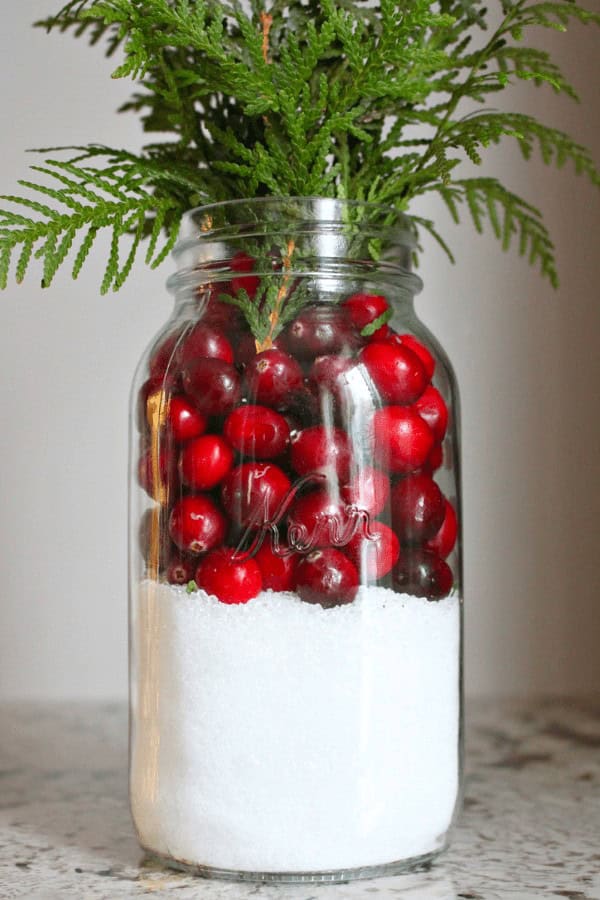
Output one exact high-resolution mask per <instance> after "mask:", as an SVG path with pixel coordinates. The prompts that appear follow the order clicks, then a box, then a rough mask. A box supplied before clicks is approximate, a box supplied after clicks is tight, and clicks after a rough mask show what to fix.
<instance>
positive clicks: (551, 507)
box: [0, 0, 600, 699]
mask: <svg viewBox="0 0 600 900" xmlns="http://www.w3.org/2000/svg"><path fill="white" fill-rule="evenodd" d="M59 5H60V4H58V3H54V4H53V3H52V2H51V0H21V2H20V3H10V4H6V7H7V8H6V10H5V12H4V15H3V29H2V33H1V35H0V43H1V52H0V74H1V83H2V85H3V86H4V90H3V95H2V101H1V106H2V123H3V126H4V127H3V138H2V157H1V166H0V192H2V193H12V192H13V191H14V188H15V182H16V179H17V178H19V177H27V168H26V167H27V165H28V162H30V161H31V162H34V161H35V160H33V159H31V158H27V157H26V156H25V152H24V151H25V150H26V149H27V148H29V147H37V146H54V145H62V144H69V143H73V144H80V143H85V142H88V141H100V142H103V143H106V144H111V145H114V146H128V147H133V148H135V147H137V146H138V145H139V144H140V142H141V139H140V135H139V132H138V128H137V125H136V123H135V121H134V120H133V119H128V118H124V117H119V118H117V117H116V116H115V115H114V113H113V111H114V109H115V108H116V107H117V106H118V104H119V103H120V101H121V100H122V99H123V98H124V97H125V96H126V94H127V85H126V84H124V83H121V82H111V81H110V80H109V78H108V74H109V72H110V70H111V63H110V62H107V61H106V60H104V58H103V57H102V55H101V53H100V52H99V51H98V49H96V50H92V49H89V48H88V47H87V46H85V45H84V44H83V43H80V42H78V41H75V40H73V39H71V38H68V37H62V36H50V37H46V36H45V35H44V33H43V32H41V31H39V30H35V31H34V30H32V29H31V28H30V27H29V23H30V22H32V21H33V20H35V19H36V18H39V17H41V16H42V15H44V14H46V13H47V12H49V11H52V9H53V7H56V8H58V6H59ZM594 8H597V4H596V6H595V7H594ZM540 45H542V46H547V47H552V48H554V49H555V50H556V52H557V54H558V58H559V60H560V61H561V62H562V65H563V66H564V69H565V71H566V73H567V74H568V75H569V76H570V77H571V79H572V81H573V82H574V83H575V85H576V87H577V88H578V90H579V91H580V94H581V96H582V100H583V105H582V106H580V107H577V106H575V105H573V104H571V103H569V102H567V101H566V100H563V99H561V98H557V97H556V96H555V95H554V94H553V93H552V92H551V91H550V90H542V91H536V90H535V89H534V88H533V87H532V86H530V85H523V87H522V88H520V89H519V93H520V106H521V109H522V110H523V111H532V112H534V113H537V114H539V115H543V118H544V119H545V120H546V121H547V122H548V123H549V124H553V125H555V126H556V127H559V128H567V129H570V130H571V131H572V132H573V134H574V135H575V136H576V137H577V138H578V139H579V140H580V141H581V142H583V143H587V144H588V145H589V146H591V148H592V151H593V153H594V157H595V159H596V160H597V161H600V115H599V109H598V87H597V86H598V84H600V53H599V52H598V50H599V47H600V38H599V35H598V32H597V31H592V30H591V29H583V28H581V27H573V29H572V30H571V31H570V33H569V35H568V36H563V35H560V34H554V33H549V34H540ZM513 99H514V95H513ZM485 171H486V172H488V173H491V172H492V171H493V172H494V173H496V174H498V175H499V176H500V177H501V178H502V179H504V180H505V181H506V183H507V184H508V185H509V186H512V187H513V188H514V189H515V190H517V191H519V192H522V193H523V194H524V195H525V196H526V197H527V198H528V199H530V200H531V201H532V202H534V203H536V204H538V205H539V206H541V207H542V209H543V210H544V213H545V215H546V219H547V223H548V225H549V226H550V228H551V231H552V233H553V236H554V238H555V241H556V244H557V257H558V264H559V271H560V275H561V287H560V290H559V291H558V292H557V293H553V292H552V290H551V289H550V288H549V286H548V285H547V284H546V283H544V282H542V281H541V280H540V279H539V278H538V276H537V274H536V273H535V272H534V271H530V270H529V268H528V266H527V264H526V263H524V262H523V261H521V260H519V259H518V257H516V255H510V256H505V255H503V254H502V252H501V251H500V249H499V247H498V245H497V244H496V242H495V241H494V239H493V238H492V237H491V236H489V235H487V236H484V237H478V236H476V235H475V234H474V233H473V232H472V231H471V229H470V228H469V227H468V226H466V227H464V228H463V229H461V230H458V229H456V228H454V227H453V226H451V225H448V227H447V229H446V235H447V237H448V238H449V239H450V241H451V243H452V245H453V248H454V250H455V252H456V257H457V265H456V266H455V267H452V266H450V264H449V263H448V262H447V261H446V260H445V258H444V257H443V255H442V254H441V252H440V251H439V250H438V249H437V248H436V247H435V246H434V245H433V244H430V243H428V244H427V247H426V254H425V257H424V260H423V265H422V269H421V275H422V277H423V278H424V280H425V291H424V293H423V295H422V296H421V298H420V300H419V301H418V309H419V311H420V314H421V316H422V318H423V319H424V320H425V321H426V322H427V323H428V324H429V326H430V327H431V328H432V330H433V331H434V332H435V334H436V335H437V336H438V337H439V338H440V340H441V341H442V343H443V344H444V345H445V346H446V348H447V350H448V352H449V354H450V356H451V358H452V359H453V360H454V363H455V367H456V370H457V373H458V377H459V382H460V385H461V391H462V404H463V427H464V430H463V446H464V453H463V462H464V512H465V522H464V524H465V562H466V678H467V690H468V691H469V692H470V693H471V694H490V693H502V694H508V693H510V694H527V693H532V692H547V693H559V694H565V693H569V692H575V691H592V690H596V691H598V690H600V653H599V652H598V644H599V643H600V563H599V557H600V549H599V546H598V535H599V521H600V489H599V482H600V453H599V438H600V426H599V413H600V403H599V398H600V391H599V383H600V355H599V353H598V346H599V334H600V328H599V326H600V296H599V288H598V285H599V283H600V240H599V236H600V195H599V194H598V193H597V192H596V193H594V192H593V191H592V190H591V189H590V187H589V186H588V184H587V183H584V182H583V181H581V180H579V179H577V178H575V177H574V176H573V174H572V173H571V172H570V171H564V172H562V173H560V174H557V173H556V172H555V171H554V170H548V169H546V168H545V167H544V166H543V165H542V164H541V163H540V162H539V161H535V162H534V163H533V164H530V165H528V166H524V165H522V164H521V162H520V157H519V153H518V151H517V149H516V148H515V147H513V146H512V145H509V144H506V145H504V146H503V147H502V148H499V149H494V150H493V151H492V152H491V153H490V154H489V155H488V159H487V163H486V166H485ZM418 211H419V212H420V213H423V214H426V215H429V216H431V217H435V218H436V219H437V220H438V221H439V223H440V225H441V226H442V227H444V226H445V224H446V219H447V217H446V216H445V213H444V212H443V210H441V209H440V207H439V206H438V204H437V203H435V202H431V203H430V204H421V206H420V207H419V210H418ZM171 269H172V264H171V263H167V264H166V265H165V266H164V267H163V268H162V270H160V271H159V272H155V273H151V272H149V271H140V270H138V271H137V274H136V275H135V277H134V278H132V279H131V280H130V281H129V282H128V284H127V286H126V288H125V289H124V290H123V291H122V292H121V293H120V294H118V295H116V296H112V295H111V296H108V297H105V298H102V297H100V296H99V292H98V285H99V283H100V279H101V263H100V260H99V256H98V255H96V256H95V257H94V259H93V261H92V262H91V264H90V265H89V266H88V268H87V269H85V270H84V274H83V276H82V277H81V278H80V280H79V281H77V282H76V283H74V282H72V281H71V280H70V279H69V277H68V276H67V275H64V274H63V275H61V276H59V277H58V278H57V280H56V282H55V284H54V286H53V288H52V289H51V291H48V292H42V291H41V290H40V289H39V287H38V284H39V279H37V278H36V277H33V278H29V280H28V281H27V282H26V283H25V284H24V285H22V286H21V287H18V288H17V287H15V286H14V285H11V286H10V289H9V290H8V291H6V292H5V293H4V295H3V296H2V297H1V298H0V345H1V346H0V498H1V500H0V562H1V566H2V597H1V605H0V642H1V649H0V697H1V698H28V697H41V698H48V699H54V698H64V697H90V698H91V697H124V696H125V693H126V671H127V668H126V653H127V630H126V629H127V601H126V514H127V501H126V454H127V398H128V390H129V382H130V378H131V375H132V373H133V369H134V366H135V364H136V361H137V359H138V358H139V356H140V354H141V352H142V350H143V348H144V347H145V345H146V344H147V343H148V341H149V340H150V338H151V337H152V336H153V335H154V333H155V332H156V331H157V330H158V328H159V327H160V325H161V323H162V321H163V320H164V319H165V318H166V316H167V314H168V312H169V309H170V300H169V297H168V295H167V293H166V291H165V290H164V287H163V284H164V280H165V278H166V276H167V274H168V273H169V272H170V271H171Z"/></svg>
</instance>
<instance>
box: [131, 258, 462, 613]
mask: <svg viewBox="0 0 600 900" xmlns="http://www.w3.org/2000/svg"><path fill="white" fill-rule="evenodd" d="M234 262H235V261H234ZM244 265H245V263H244V261H243V258H242V259H241V262H239V268H240V270H241V272H242V273H247V272H248V271H249V269H250V266H249V265H246V267H245V268H244ZM234 268H235V265H234ZM258 284H259V279H258V278H257V277H256V276H254V275H252V274H240V276H239V278H233V279H232V281H231V283H230V284H229V285H228V289H229V290H230V291H232V292H235V291H236V290H237V289H238V288H239V287H240V286H243V287H244V289H245V290H246V292H247V293H248V295H249V296H253V295H255V294H256V291H257V289H258ZM224 290H225V288H224V287H223V286H222V285H221V286H220V287H219V292H220V293H223V291H224ZM387 309H388V303H387V301H386V299H385V298H384V297H382V296H379V295H375V294H354V295H352V296H351V297H348V298H347V299H346V300H345V301H343V302H342V303H341V304H339V305H336V304H324V303H315V304H309V305H307V306H305V307H304V308H303V309H302V310H301V312H300V313H299V315H298V316H297V317H296V319H295V320H294V321H293V322H292V323H291V324H289V325H288V326H287V327H286V328H285V329H284V330H283V331H282V332H281V333H280V334H279V336H278V337H277V339H276V340H275V341H274V343H273V346H272V347H271V348H270V349H267V350H264V351H263V352H260V353H257V352H256V344H255V341H254V338H253V336H252V335H251V333H250V331H249V329H248V326H247V325H246V324H245V320H244V319H243V317H242V316H241V314H240V313H239V311H238V310H237V309H236V307H234V306H232V305H231V304H228V303H225V302H223V301H222V300H220V299H218V296H213V297H212V299H210V300H209V301H208V303H207V305H206V308H205V310H204V312H203V314H202V315H201V316H200V317H199V320H198V321H197V322H196V323H195V324H193V325H191V326H190V324H188V325H187V326H186V327H185V328H181V327H180V328H179V329H178V330H176V331H175V332H173V333H171V334H170V335H169V336H168V337H167V338H166V339H163V340H162V341H161V342H160V343H159V345H158V346H157V347H156V348H155V349H154V351H153V353H152V355H151V358H150V372H149V378H148V379H147V381H146V382H145V383H144V385H143V386H142V388H141V391H140V395H139V410H140V416H139V419H140V428H141V430H142V450H141V456H140V459H139V466H138V477H139V481H140V484H141V485H142V487H143V488H144V489H145V490H146V491H147V492H148V494H149V495H150V496H151V497H153V498H154V499H155V500H159V501H160V504H161V505H160V508H159V509H160V525H159V532H160V566H159V568H160V571H161V573H162V576H163V577H164V578H166V580H168V581H169V582H171V583H173V584H188V583H189V582H191V581H195V583H196V585H197V587H198V588H200V589H203V590H204V591H206V592H207V593H209V594H212V595H215V596H216V597H217V598H218V599H219V600H221V601H223V602H224V603H245V602H247V601H248V600H251V599H252V598H253V597H255V596H256V595H257V594H258V593H259V592H260V591H261V590H267V589H270V590H273V591H295V592H296V593H297V594H298V595H299V596H300V598H301V599H302V600H305V601H307V602H310V603H320V604H321V605H322V606H332V605H337V604H342V603H349V602H351V601H352V600H353V599H354V597H355V595H356V592H357V589H358V586H359V584H363V585H364V584H366V585H375V584H377V585H383V586H389V587H392V588H394V589H395V590H397V591H400V592H402V593H408V594H412V595H415V596H420V597H427V598H429V599H432V600H433V599H439V598H441V597H444V596H446V595H447V594H448V593H449V592H450V590H451V588H452V585H453V574H452V571H451V569H450V567H449V565H448V564H447V562H446V561H445V560H446V558H447V557H448V556H449V555H450V553H451V552H452V550H453V548H454V545H455V542H456V536H457V518H456V513H455V510H454V508H453V506H452V505H451V504H450V503H449V502H448V500H447V499H446V498H445V497H444V495H443V494H442V492H441V490H440V488H439V486H438V484H437V483H436V482H435V480H434V477H433V476H434V473H435V471H436V470H437V469H438V468H439V467H440V466H441V464H442V461H443V449H442V442H443V440H444V437H445V434H446V430H447V426H448V411H447V407H446V404H445V402H444V399H443V397H442V395H441V394H440V392H439V391H438V390H437V389H436V388H435V387H434V386H433V385H432V383H431V380H432V377H433V375H434V368H435V360H434V358H433V356H432V355H431V353H430V352H429V350H428V349H427V348H426V347H425V346H424V345H423V344H422V343H421V342H420V341H418V340H417V339H416V338H415V337H413V336H412V335H410V334H397V333H396V332H394V331H393V330H392V329H391V328H390V327H389V326H388V325H387V324H384V325H381V326H380V327H379V328H378V329H377V330H376V331H375V332H374V333H373V334H371V335H369V336H368V337H364V336H361V332H362V331H364V330H365V327H366V326H368V325H369V324H370V323H372V322H375V321H376V320H378V319H380V320H382V316H383V314H384V313H385V312H386V310H387ZM357 378H358V379H359V382H358V381H357ZM357 383H360V385H361V386H362V391H359V395H360V396H361V397H362V398H363V400H362V402H363V403H364V402H365V401H364V397H365V396H366V397H367V401H366V402H367V403H368V404H369V405H370V414H369V417H368V418H369V423H370V425H369V429H368V430H369V435H368V441H370V447H371V453H372V456H371V458H370V459H369V460H368V463H366V462H365V459H364V455H363V457H362V458H361V462H360V465H357V462H356V458H355V453H354V446H353V442H354V440H355V439H356V435H354V434H352V426H353V423H352V412H349V410H352V408H353V406H352V404H353V403H355V397H354V396H353V394H354V393H355V392H356V384H357ZM353 385H354V387H353ZM365 386H366V388H365ZM365 389H366V394H365ZM157 398H158V401H159V407H160V410H161V413H162V414H161V415H160V417H159V418H157ZM153 429H154V431H153ZM157 432H158V433H157ZM153 514H155V512H153V511H151V510H148V512H147V513H146V517H145V519H144V522H143V527H142V537H141V542H142V545H143V547H144V550H145V553H146V554H148V550H149V543H150V538H149V528H150V525H149V523H150V518H151V516H152V515H153ZM248 541H250V543H251V545H252V548H251V550H250V552H248V550H247V549H246V550H243V549H240V548H242V547H244V546H246V548H247V546H248ZM244 542H245V543H244Z"/></svg>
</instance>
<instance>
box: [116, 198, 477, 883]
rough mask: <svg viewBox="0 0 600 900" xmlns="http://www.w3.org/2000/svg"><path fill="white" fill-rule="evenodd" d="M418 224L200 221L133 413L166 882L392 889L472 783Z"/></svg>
mask: <svg viewBox="0 0 600 900" xmlns="http://www.w3.org/2000/svg"><path fill="white" fill-rule="evenodd" d="M414 249H415V239H414V231H413V228H412V227H411V222H410V220H409V219H407V218H405V217H403V216H401V215H400V214H399V213H397V212H395V211H394V210H393V209H390V208H387V207H380V206H373V205H370V204H363V203H352V202H346V201H339V200H331V199H322V198H264V199H258V200H251V201H240V202H227V203H222V204H215V205H212V206H206V207H203V208H199V209H196V210H193V211H191V212H190V213H188V214H187V215H186V216H185V219H184V221H183V223H182V229H181V234H180V239H179V244H178V246H177V248H176V250H175V259H176V261H177V266H178V270H177V273H176V274H175V275H174V276H173V277H172V278H171V279H170V281H169V288H170V290H171V292H172V294H173V295H174V297H175V306H174V310H173V312H172V314H171V317H170V318H169V320H168V321H167V323H166V325H165V326H164V328H163V329H162V330H161V332H160V334H159V335H158V337H157V338H156V339H155V340H154V341H153V342H152V345H151V347H150V348H149V349H148V350H147V351H146V353H145V354H144V356H143V358H142V361H141V363H140V366H139V368H138V371H137V375H136V378H135V383H134V387H133V395H132V414H131V422H132V427H131V435H132V440H131V484H132V493H131V504H130V507H131V531H130V538H131V547H130V550H131V552H130V596H131V602H130V647H131V667H130V668H131V760H130V790H131V808H132V813H133V819H134V822H135V827H136V830H137V833H138V836H139V841H140V844H141V845H142V847H143V848H145V849H146V850H147V851H148V852H149V853H150V854H152V855H153V856H154V857H157V858H159V859H160V860H162V861H164V862H165V863H166V864H167V865H172V866H177V867H187V868H189V869H191V870H193V871H195V872H197V873H198V874H201V875H206V876H218V877H225V878H236V879H247V880H258V881H292V882H293V881H304V882H306V881H315V882H317V881H336V880H347V879H350V878H358V877H371V876H374V875H378V874H393V873H396V872H399V871H402V870H405V869H409V868H412V867H415V866H417V865H421V864H423V863H424V862H427V861H430V860H431V859H433V858H434V857H435V856H436V855H437V854H438V853H439V852H440V851H441V850H443V849H444V848H445V846H446V845H447V841H448V834H449V829H450V827H451V824H452V822H453V819H454V817H455V814H456V810H457V806H458V803H459V796H460V781H461V755H462V754H461V735H462V727H461V721H462V719H461V717H462V675H461V634H462V628H461V618H462V575H461V548H460V521H461V510H460V493H459V489H460V478H459V440H458V424H459V423H458V397H457V390H456V384H455V379H454V376H453V373H452V369H451V366H450V363H449V361H448V359H447V357H446V355H445V353H444V352H443V350H442V348H441V347H440V345H439V343H438V342H437V341H436V340H435V339H434V337H433V336H432V335H431V333H430V332H429V331H428V330H427V328H426V327H425V326H424V325H423V324H422V322H421V321H420V320H419V319H418V318H417V316H416V314H415V311H414V308H413V298H414V296H415V294H416V293H417V292H418V291H419V290H420V289H421V286H422V284H421V281H420V279H419V278H418V277H417V275H416V274H415V273H414V272H413V271H411V260H412V256H413V253H414Z"/></svg>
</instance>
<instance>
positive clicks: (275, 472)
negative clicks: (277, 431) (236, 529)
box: [221, 462, 292, 528]
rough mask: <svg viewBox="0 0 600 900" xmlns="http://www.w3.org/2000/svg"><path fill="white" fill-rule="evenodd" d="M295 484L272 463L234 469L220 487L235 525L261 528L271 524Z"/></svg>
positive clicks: (244, 464) (222, 497)
mask: <svg viewBox="0 0 600 900" xmlns="http://www.w3.org/2000/svg"><path fill="white" fill-rule="evenodd" d="M291 486H292V483H291V481H290V479H289V478H288V477H287V475H286V474H285V473H284V472H282V471H281V469H280V468H279V467H278V466H274V465H273V464H272V463H254V462H248V463H243V464H242V465H241V466H237V468H235V469H233V470H232V471H231V472H230V473H229V475H228V476H227V478H226V479H225V481H224V482H223V486H222V488H221V499H222V501H223V506H224V507H225V510H226V511H227V514H228V515H229V516H230V517H231V519H233V521H234V523H235V524H237V525H241V526H243V527H247V526H248V525H253V526H255V527H257V528H259V527H260V526H261V525H263V524H264V523H265V522H268V521H271V520H272V519H273V517H274V515H275V513H276V512H277V510H278V508H279V506H280V504H281V503H282V502H283V500H284V499H285V497H286V496H287V494H288V493H289V491H290V489H291Z"/></svg>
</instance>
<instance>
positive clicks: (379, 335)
mask: <svg viewBox="0 0 600 900" xmlns="http://www.w3.org/2000/svg"><path fill="white" fill-rule="evenodd" d="M393 333H394V332H393V331H392V329H391V328H390V326H389V325H382V326H381V328H378V329H377V331H376V332H375V333H374V334H372V335H371V336H370V337H367V341H368V342H369V343H370V344H371V343H372V342H373V341H387V340H388V338H391V336H392V335H393Z"/></svg>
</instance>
